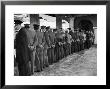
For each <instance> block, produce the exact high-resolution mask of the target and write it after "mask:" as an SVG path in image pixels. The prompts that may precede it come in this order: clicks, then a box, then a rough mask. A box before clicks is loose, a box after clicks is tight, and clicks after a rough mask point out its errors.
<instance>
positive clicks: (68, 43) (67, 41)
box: [65, 31, 72, 55]
mask: <svg viewBox="0 0 110 89" xmlns="http://www.w3.org/2000/svg"><path fill="white" fill-rule="evenodd" d="M65 36H66V38H67V40H66V47H67V55H70V54H71V42H72V37H71V35H70V34H68V31H65Z"/></svg>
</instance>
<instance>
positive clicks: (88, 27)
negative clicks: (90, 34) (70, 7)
mask: <svg viewBox="0 0 110 89" xmlns="http://www.w3.org/2000/svg"><path fill="white" fill-rule="evenodd" d="M78 28H79V30H80V29H82V30H84V31H93V23H92V21H91V20H89V19H84V20H81V21H80V22H79V23H78Z"/></svg>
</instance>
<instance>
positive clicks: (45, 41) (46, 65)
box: [41, 26, 49, 68]
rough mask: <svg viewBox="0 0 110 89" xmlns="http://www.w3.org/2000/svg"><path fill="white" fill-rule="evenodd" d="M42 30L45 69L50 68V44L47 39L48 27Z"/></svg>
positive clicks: (42, 27) (43, 27)
mask: <svg viewBox="0 0 110 89" xmlns="http://www.w3.org/2000/svg"><path fill="white" fill-rule="evenodd" d="M41 30H42V32H43V34H44V36H43V65H44V66H43V68H45V67H48V66H49V62H48V55H47V50H48V43H47V40H48V39H47V37H46V26H41Z"/></svg>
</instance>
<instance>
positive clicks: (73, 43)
mask: <svg viewBox="0 0 110 89" xmlns="http://www.w3.org/2000/svg"><path fill="white" fill-rule="evenodd" d="M74 47H75V42H72V43H71V53H72V54H73V53H74V52H75V51H74Z"/></svg>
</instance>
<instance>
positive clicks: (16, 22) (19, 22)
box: [14, 20, 23, 24]
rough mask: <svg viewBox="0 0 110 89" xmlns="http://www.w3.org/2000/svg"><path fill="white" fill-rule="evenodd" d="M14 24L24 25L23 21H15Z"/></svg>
mask: <svg viewBox="0 0 110 89" xmlns="http://www.w3.org/2000/svg"><path fill="white" fill-rule="evenodd" d="M14 22H15V23H14V24H21V23H23V22H22V21H21V20H14Z"/></svg>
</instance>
